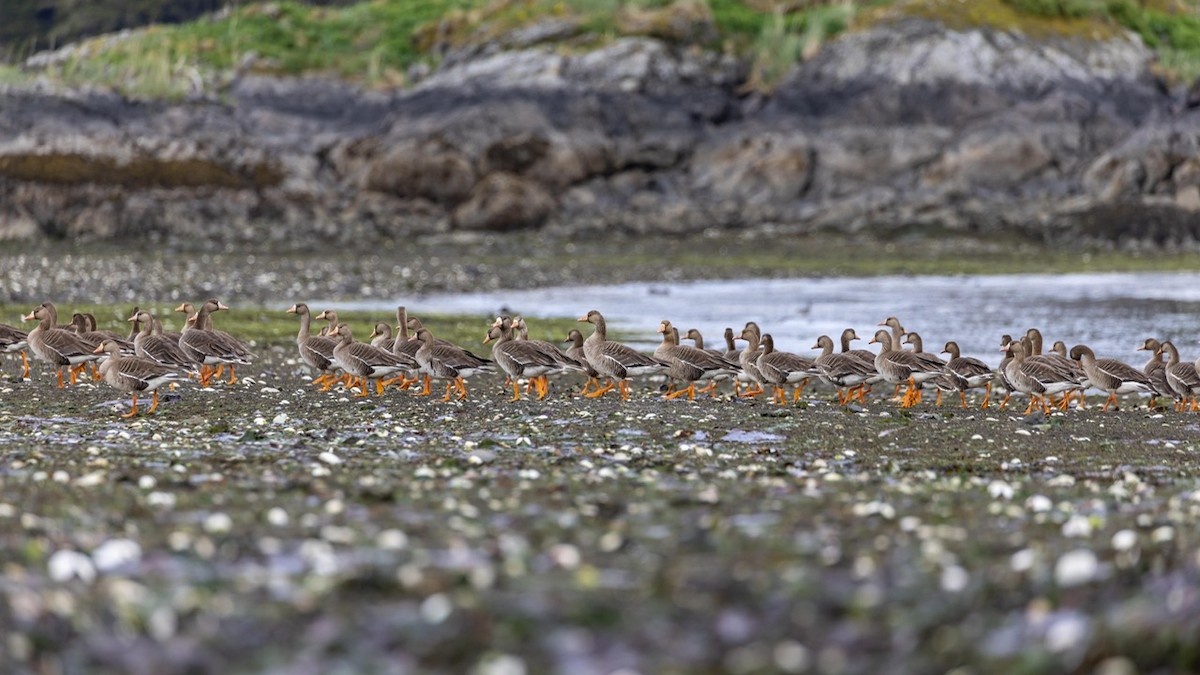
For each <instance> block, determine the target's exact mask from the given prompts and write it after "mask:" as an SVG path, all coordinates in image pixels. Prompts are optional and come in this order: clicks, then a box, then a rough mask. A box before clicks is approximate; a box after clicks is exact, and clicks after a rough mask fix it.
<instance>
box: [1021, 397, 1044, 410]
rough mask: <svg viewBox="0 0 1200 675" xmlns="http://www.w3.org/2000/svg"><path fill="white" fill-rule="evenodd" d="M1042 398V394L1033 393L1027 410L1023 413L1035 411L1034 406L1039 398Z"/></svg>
mask: <svg viewBox="0 0 1200 675" xmlns="http://www.w3.org/2000/svg"><path fill="white" fill-rule="evenodd" d="M1040 398H1041V396H1038V395H1037V394H1031V395H1030V396H1029V405H1028V406H1027V407H1026V408H1025V412H1023V413H1021V414H1022V415H1028V414H1029V413H1031V412H1033V406H1034V405H1035V404H1036V403H1037V402H1038V399H1040Z"/></svg>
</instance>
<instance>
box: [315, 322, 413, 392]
mask: <svg viewBox="0 0 1200 675" xmlns="http://www.w3.org/2000/svg"><path fill="white" fill-rule="evenodd" d="M332 336H333V337H334V338H335V339H337V341H338V342H337V344H336V345H335V346H334V348H333V361H334V363H336V364H337V365H338V367H339V368H341V369H342V370H344V371H345V372H346V373H347V374H349V375H350V376H351V377H353V378H356V379H357V383H358V385H359V393H358V395H359V397H365V396H370V389H369V385H370V380H375V393H376V394H377V395H379V396H383V389H384V384H383V382H382V381H381V379H380V378H382V377H385V376H387V375H391V374H393V373H397V372H400V371H402V370H407V369H411V368H413V367H414V366H415V365H416V364H415V363H414V362H413V361H411V360H409V359H407V358H405V357H401V356H398V355H396V354H394V353H392V352H389V351H386V350H383V349H380V348H379V347H375V346H372V345H370V344H368V343H366V342H355V341H354V334H353V332H352V331H351V330H350V327H349V326H347V325H346V324H344V323H342V324H338V327H337V330H336V331H334V332H333V334H332Z"/></svg>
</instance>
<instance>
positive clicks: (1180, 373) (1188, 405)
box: [1158, 340, 1200, 412]
mask: <svg viewBox="0 0 1200 675" xmlns="http://www.w3.org/2000/svg"><path fill="white" fill-rule="evenodd" d="M1158 351H1159V353H1160V354H1164V353H1165V354H1166V355H1167V365H1166V366H1165V367H1164V368H1163V370H1164V371H1165V372H1166V376H1167V384H1169V385H1170V387H1171V391H1172V392H1173V393H1174V394H1175V400H1176V401H1177V403H1176V405H1175V410H1177V411H1179V412H1183V411H1184V410H1193V411H1194V410H1197V409H1198V406H1197V405H1196V396H1197V395H1200V374H1197V372H1196V364H1194V363H1191V362H1183V363H1180V361H1179V350H1178V349H1176V348H1175V345H1174V344H1172V343H1171V342H1170V341H1169V340H1168V341H1166V342H1164V343H1162V345H1160V346H1159V348H1158Z"/></svg>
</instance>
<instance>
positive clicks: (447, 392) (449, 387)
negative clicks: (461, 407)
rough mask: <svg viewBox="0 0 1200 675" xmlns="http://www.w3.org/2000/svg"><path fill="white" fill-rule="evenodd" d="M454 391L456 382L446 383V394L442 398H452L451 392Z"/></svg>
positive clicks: (444, 399) (447, 399)
mask: <svg viewBox="0 0 1200 675" xmlns="http://www.w3.org/2000/svg"><path fill="white" fill-rule="evenodd" d="M452 391H454V383H453V382H451V383H449V384H447V385H446V395H445V396H443V397H442V400H443V401H449V400H450V392H452Z"/></svg>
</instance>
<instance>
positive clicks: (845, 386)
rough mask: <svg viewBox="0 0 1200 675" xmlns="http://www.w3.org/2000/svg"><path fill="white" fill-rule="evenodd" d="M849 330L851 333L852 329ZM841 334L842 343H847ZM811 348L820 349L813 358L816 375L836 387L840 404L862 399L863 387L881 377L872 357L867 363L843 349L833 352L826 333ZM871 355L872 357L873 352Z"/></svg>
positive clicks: (830, 341)
mask: <svg viewBox="0 0 1200 675" xmlns="http://www.w3.org/2000/svg"><path fill="white" fill-rule="evenodd" d="M847 330H849V329H847ZM850 332H851V333H853V331H852V330H851V331H850ZM842 335H843V345H847V344H848V343H847V342H845V333H844V332H843V334H842ZM856 339H857V338H856ZM812 348H813V349H820V350H821V354H820V355H819V356H817V358H816V359H814V360H813V362H814V364H815V365H816V370H817V373H818V376H819V377H820V378H821V379H822V380H824V381H826V382H828V383H829V384H831V385H833V386H835V387H837V388H838V402H839V403H841V404H842V405H846V404H848V403H849V402H850V401H852V400H854V399H855V398H857V399H858V400H860V401H862V400H863V395H864V388H865V387H866V386H867V385H868V384H869V383H871V382H878V381H880V379H881V378H880V376H879V373H877V372H875V360H874V358H872V359H871V361H870V362H869V363H868V362H867V361H864V360H862V359H860V358H858V357H857V356H855V355H854V354H852V353H850V352H847V351H845V350H843V351H842V352H839V353H834V351H833V338H831V337H829V336H828V335H822V336H820V337H818V338H817V343H816V344H814V345H813V346H812ZM868 353H870V352H868ZM871 356H872V357H874V354H871Z"/></svg>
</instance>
